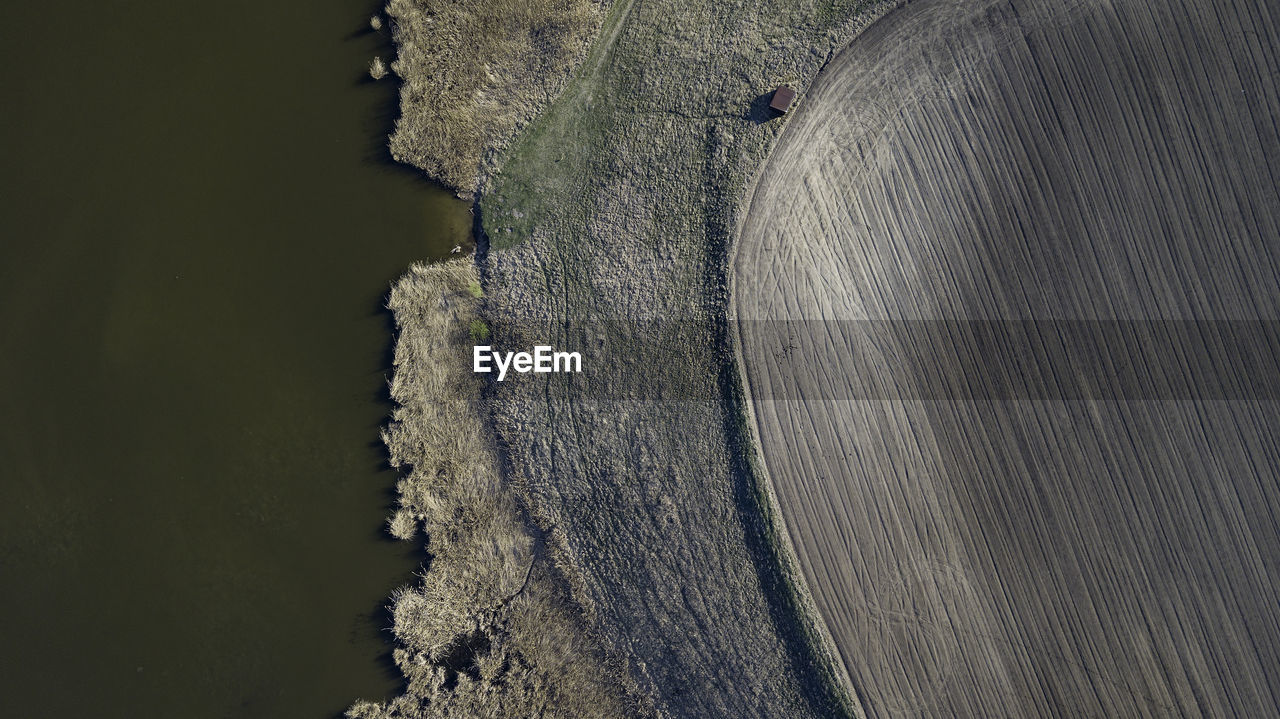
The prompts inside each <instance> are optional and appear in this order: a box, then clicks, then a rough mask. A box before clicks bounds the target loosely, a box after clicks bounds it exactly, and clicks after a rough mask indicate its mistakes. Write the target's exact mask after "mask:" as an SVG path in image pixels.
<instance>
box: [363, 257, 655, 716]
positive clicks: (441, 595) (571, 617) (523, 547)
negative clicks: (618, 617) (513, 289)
mask: <svg viewBox="0 0 1280 719" xmlns="http://www.w3.org/2000/svg"><path fill="white" fill-rule="evenodd" d="M477 281H478V278H477V276H476V272H475V267H474V265H473V264H472V263H471V262H470V261H469V260H458V261H453V262H448V263H443V264H437V265H429V266H425V265H415V266H414V267H412V268H411V269H410V270H409V273H408V274H406V275H405V276H404V277H403V278H402V279H401V280H400V281H399V282H398V283H397V284H396V285H395V288H394V289H393V290H392V292H391V298H390V302H389V303H388V307H389V308H390V309H391V310H392V312H394V313H395V319H396V326H397V328H398V329H399V337H398V339H397V342H396V350H395V375H394V378H393V379H392V381H391V397H392V399H394V400H395V402H396V403H397V405H398V406H397V408H396V410H395V413H394V415H393V418H392V421H391V423H390V424H389V425H388V426H387V428H386V430H385V431H384V433H383V441H384V442H385V443H386V445H387V448H388V450H389V451H390V457H391V463H392V465H394V466H395V467H397V468H399V469H401V470H402V471H404V472H405V475H404V476H403V478H402V479H401V480H400V482H399V484H398V486H397V490H398V492H399V504H400V507H399V509H398V510H397V511H396V513H395V514H394V516H392V517H391V518H390V519H389V520H388V525H389V528H390V531H391V533H392V534H393V535H395V536H397V537H399V538H401V539H405V540H408V539H412V538H413V537H414V536H415V535H416V534H417V531H418V529H419V528H421V529H423V530H425V532H426V535H427V538H428V549H429V551H430V556H431V559H430V563H429V567H428V569H427V570H426V571H424V572H423V573H422V574H421V576H420V577H419V582H418V583H416V584H414V585H411V586H405V587H402V588H401V589H399V590H397V591H396V593H395V594H394V596H393V597H392V606H391V607H390V609H391V613H392V617H393V619H394V626H393V628H392V630H393V632H394V633H395V636H396V638H397V640H398V643H399V645H400V646H399V647H398V648H397V649H396V650H395V651H394V654H393V657H394V660H395V663H396V665H397V666H398V667H399V668H400V670H401V671H402V672H404V675H405V677H406V679H407V681H408V684H407V687H406V691H405V693H404V694H403V695H402V696H400V697H397V698H395V699H393V700H391V701H389V702H367V701H362V702H358V703H356V704H355V705H354V706H352V707H351V709H350V710H349V711H348V713H347V716H348V717H352V719H357V718H359V719H389V718H390V717H452V716H460V717H461V716H465V717H483V716H495V717H496V716H546V715H554V716H561V717H584V718H585V717H612V716H626V715H629V714H632V713H634V712H633V711H632V708H631V707H630V705H629V704H628V703H627V702H626V701H625V700H624V697H623V692H622V691H621V690H620V689H619V686H620V678H619V676H618V673H617V672H611V671H609V670H607V669H602V665H603V659H602V657H601V655H600V652H599V650H598V649H597V648H596V647H595V645H594V643H593V641H592V640H591V638H590V635H589V633H588V630H587V625H588V623H587V622H585V621H584V618H583V617H582V616H581V613H580V610H579V609H578V608H577V605H576V604H575V603H574V602H573V601H571V599H570V598H569V596H568V593H567V590H566V588H565V583H564V581H563V580H562V579H561V578H560V575H559V574H558V572H557V570H556V569H555V568H554V567H552V566H551V565H550V563H549V562H547V561H546V560H545V559H544V557H545V553H544V552H543V550H542V543H541V540H540V539H539V537H538V536H537V535H535V534H534V533H533V532H531V531H530V530H529V528H528V524H527V522H526V520H525V518H524V516H523V513H522V511H521V509H520V507H519V505H518V503H517V501H516V499H515V497H514V495H513V493H512V492H511V491H510V489H509V488H508V487H507V486H506V484H505V483H504V481H503V479H502V477H501V472H500V471H499V464H498V457H497V452H496V449H495V447H494V446H493V441H492V436H491V434H490V432H489V430H488V428H487V426H486V423H485V420H484V417H485V415H486V410H485V408H484V405H483V400H482V399H481V394H482V391H483V387H482V385H481V382H480V380H479V379H478V376H477V375H475V374H473V373H472V372H470V371H469V368H470V364H469V362H470V354H469V353H470V347H471V334H472V333H473V332H474V329H473V325H474V323H482V320H481V318H480V306H481V299H480V298H479V297H477V296H476V292H475V288H476V287H478V284H477Z"/></svg>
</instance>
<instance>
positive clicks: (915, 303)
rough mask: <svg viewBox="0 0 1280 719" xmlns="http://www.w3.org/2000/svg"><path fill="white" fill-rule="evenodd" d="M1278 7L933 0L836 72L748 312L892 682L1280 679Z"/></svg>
mask: <svg viewBox="0 0 1280 719" xmlns="http://www.w3.org/2000/svg"><path fill="white" fill-rule="evenodd" d="M1050 6H1052V8H1053V9H1052V10H1050V9H1049V8H1050ZM1277 19H1280V18H1277V17H1275V16H1274V10H1273V9H1271V8H1268V7H1266V6H1265V5H1264V4H1262V3H1249V2H1234V1H1231V0H1223V1H1221V2H1215V3H1193V2H1174V3H1169V4H1167V5H1159V6H1155V7H1149V6H1148V4H1147V3H1141V2H1136V1H1134V0H1121V1H1118V2H1112V3H1100V2H1078V3H1071V4H1066V6H1065V7H1064V4H1063V3H1050V2H1008V1H1003V2H991V1H990V0H986V1H984V2H977V3H959V2H942V1H938V2H929V1H928V0H923V1H921V2H915V3H912V4H910V5H908V6H906V7H905V8H904V9H901V10H898V11H894V12H893V13H890V14H889V15H888V16H887V17H886V18H884V19H882V20H881V21H879V22H878V23H877V24H876V25H875V26H873V27H872V28H871V29H870V30H868V31H867V32H865V33H864V34H863V35H862V36H861V37H860V38H859V39H858V40H857V41H856V42H855V43H854V44H853V45H852V46H851V47H850V48H849V49H848V50H846V51H845V52H844V53H843V54H842V55H841V56H839V57H838V58H837V59H836V60H835V61H833V63H832V64H831V65H829V66H828V67H827V68H826V69H825V71H824V73H823V75H821V76H820V77H819V79H818V80H817V81H816V82H815V84H814V86H813V87H811V88H810V89H809V91H808V92H807V93H806V94H805V96H804V97H803V98H802V105H801V107H800V110H799V111H798V114H797V115H796V116H795V117H794V118H792V119H791V121H790V124H789V126H788V128H787V130H786V132H785V133H783V135H782V137H781V138H780V140H779V142H778V144H777V146H776V147H775V149H774V150H773V152H772V154H771V156H770V160H769V161H768V163H767V165H766V166H765V169H764V170H763V172H762V173H761V175H760V176H759V179H758V183H757V185H756V189H755V195H754V199H753V202H752V205H751V209H750V212H749V214H748V216H747V218H746V220H745V222H744V224H743V228H742V232H741V237H740V240H739V244H738V247H737V250H736V254H735V256H734V258H733V261H732V272H733V287H734V294H733V305H732V313H733V314H734V316H735V317H736V318H737V319H736V324H737V332H738V335H739V337H740V338H741V346H740V348H739V350H740V352H741V359H742V361H743V363H744V372H745V376H746V379H747V383H748V385H749V387H750V391H751V393H752V396H753V402H752V405H753V411H754V414H755V429H756V431H757V434H758V438H759V441H760V444H761V449H762V452H763V455H764V459H765V463H766V464H767V469H768V473H769V475H770V478H771V481H772V484H773V486H774V489H775V491H776V492H777V495H778V499H779V502H780V505H781V509H782V513H783V515H784V518H785V520H786V522H787V525H788V528H789V532H790V535H791V539H792V541H793V543H794V545H795V548H796V550H797V554H798V556H799V559H800V562H801V565H802V570H803V573H804V575H805V578H806V580H807V582H808V585H809V589H810V591H811V592H812V594H813V596H814V598H815V601H816V603H817V605H818V608H819V610H820V611H821V612H822V614H823V616H824V617H825V619H826V623H827V625H828V628H829V629H830V631H831V633H832V635H833V637H834V639H835V641H836V643H837V645H838V646H839V649H840V652H841V655H842V658H843V660H844V662H845V665H846V667H847V669H848V671H849V674H850V676H851V678H852V681H853V683H854V685H855V686H856V688H857V690H858V693H859V696H860V698H862V699H863V700H864V706H865V708H866V709H867V711H868V713H869V714H870V715H873V716H912V715H920V716H983V717H996V716H1016V717H1027V716H1057V715H1064V716H1227V715H1239V716H1269V715H1274V714H1276V713H1277V711H1280V693H1278V692H1277V690H1276V689H1274V687H1277V686H1280V621H1278V620H1277V614H1276V612H1275V607H1274V597H1275V596H1276V592H1277V585H1276V578H1277V577H1278V576H1280V524H1278V523H1277V519H1276V516H1275V514H1274V511H1273V509H1272V508H1274V507H1276V506H1280V483H1278V482H1277V481H1276V480H1277V478H1280V450H1278V449H1277V445H1276V441H1275V433H1276V428H1277V427H1280V403H1278V402H1277V401H1276V400H1277V399H1278V398H1280V393H1277V392H1276V391H1275V387H1273V386H1271V385H1269V384H1266V383H1265V382H1264V380H1265V379H1266V378H1267V377H1274V376H1275V375H1276V370H1277V368H1276V366H1275V360H1274V357H1275V356H1276V354H1277V351H1278V349H1277V345H1276V340H1277V333H1276V320H1277V319H1280V292H1278V291H1277V288H1278V287H1280V280H1278V278H1280V196H1278V195H1277V191H1276V189H1275V188H1276V176H1277V174H1280V129H1278V128H1277V124H1276V121H1275V119H1274V118H1275V117H1276V116H1277V113H1280V86H1278V84H1277V83H1278V81H1280V55H1278V53H1277V47H1280V43H1278V42H1277V40H1278V38H1277V24H1276V21H1277ZM799 320H808V321H804V322H801V321H799ZM1011 320H1051V321H1044V322H1034V323H1030V322H1021V323H1020V322H1011ZM1228 320H1230V322H1228ZM788 321H791V322H788ZM1117 343H1122V344H1117ZM1246 355H1247V356H1250V357H1252V359H1251V360H1250V361H1249V362H1250V363H1245V364H1243V365H1242V366H1230V365H1231V363H1242V362H1244V360H1241V359H1240V358H1241V357H1244V356H1246Z"/></svg>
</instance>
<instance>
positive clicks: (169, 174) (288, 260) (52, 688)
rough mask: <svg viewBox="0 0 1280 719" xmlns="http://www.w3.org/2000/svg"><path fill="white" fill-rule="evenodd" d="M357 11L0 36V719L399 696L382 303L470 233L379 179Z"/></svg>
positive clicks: (444, 198)
mask: <svg viewBox="0 0 1280 719" xmlns="http://www.w3.org/2000/svg"><path fill="white" fill-rule="evenodd" d="M374 9H376V5H372V4H363V3H360V2H353V0H319V2H307V3H302V2H297V1H296V0H293V1H291V2H285V3H269V4H265V5H264V4H261V3H253V4H251V3H248V2H244V1H243V0H237V1H233V2H229V3H226V2H224V3H213V4H209V3H204V4H194V5H193V4H174V3H164V2H158V1H157V0H142V1H140V2H133V3H128V4H122V3H110V4H107V3H95V2H87V1H85V0H73V1H72V2H68V3H61V4H55V5H48V4H30V3H28V4H19V5H15V6H13V7H10V8H8V10H7V18H6V22H5V23H4V26H3V29H0V36H2V40H3V42H0V56H2V57H3V59H4V62H3V69H0V92H2V93H3V97H4V102H5V109H4V111H3V113H0V136H2V137H3V145H0V147H3V153H4V155H3V161H2V162H0V187H2V189H3V192H2V194H0V198H2V199H0V206H2V207H3V211H2V212H0V223H2V224H0V228H2V233H0V238H2V241H0V398H3V399H2V400H0V491H2V494H0V499H2V501H0V577H2V578H3V580H2V583H0V637H3V642H4V655H5V657H6V662H5V669H4V671H3V672H0V697H3V701H2V703H3V704H4V706H5V708H6V711H5V714H6V715H8V716H27V717H35V716H51V717H52V716H94V717H138V716H182V717H192V718H201V717H284V716H290V717H330V716H333V715H335V714H337V713H339V712H341V711H342V710H343V709H344V708H345V707H346V706H347V705H348V704H349V702H350V701H351V700H353V699H354V698H356V697H360V696H363V697H372V698H376V697H381V696H384V695H391V694H393V693H394V692H396V691H397V690H398V679H397V676H396V675H395V673H394V671H393V670H392V668H391V667H390V664H389V662H388V660H387V654H388V651H389V648H388V645H387V644H386V639H387V635H386V632H385V631H383V627H384V626H385V624H386V622H387V620H386V617H385V615H384V614H383V613H382V611H381V607H382V605H383V604H384V603H385V601H384V600H385V597H386V595H387V594H388V593H389V591H390V590H391V589H393V588H394V587H395V586H396V585H397V584H400V583H402V582H405V581H408V580H409V579H410V577H411V573H412V572H413V571H414V569H415V568H416V567H417V564H418V561H419V555H418V554H417V552H416V551H415V549H414V548H413V547H410V546H406V545H400V544H395V543H392V542H390V541H388V540H385V539H384V538H383V535H382V533H381V526H380V524H381V520H382V517H383V516H384V513H385V510H386V508H387V506H388V504H389V503H390V502H391V501H392V495H391V489H392V487H393V485H394V481H395V474H394V473H393V472H391V471H389V470H387V469H386V468H385V466H384V460H383V452H382V449H381V446H380V445H379V444H378V435H377V428H378V425H379V423H380V422H381V421H382V420H383V418H384V416H385V415H386V413H387V411H388V409H389V408H388V406H387V405H386V403H385V394H386V392H385V384H384V375H385V373H386V371H387V365H388V362H389V355H388V350H389V343H390V331H389V330H390V328H389V321H388V318H387V316H386V314H385V313H384V312H383V311H382V309H381V302H382V299H383V296H384V295H385V293H386V291H387V286H388V283H389V282H390V281H392V280H393V279H394V278H395V277H396V276H397V275H398V274H399V273H400V272H401V271H402V270H403V269H404V268H405V267H406V266H407V265H408V264H409V263H410V262H412V261H415V260H421V259H432V258H437V257H440V256H442V255H443V254H445V253H446V252H447V251H448V249H449V248H450V247H451V246H453V244H454V243H455V242H458V241H465V239H466V236H467V233H468V230H469V228H470V217H469V215H468V213H467V209H466V207H465V205H463V204H462V203H460V202H458V201H456V200H454V199H453V198H451V197H449V196H448V195H447V194H445V193H444V192H442V191H439V190H436V189H433V188H431V187H430V186H429V185H428V184H427V183H425V182H424V181H423V180H421V179H420V178H419V177H417V176H416V175H414V174H413V173H412V172H409V171H407V170H404V169H401V168H399V167H396V166H394V165H392V164H391V163H390V162H389V161H387V160H386V159H385V155H386V153H385V150H384V149H383V148H384V141H383V136H384V135H385V133H386V132H387V130H388V129H389V126H390V123H391V118H392V115H393V108H394V92H395V91H394V87H393V85H392V84H390V82H389V81H384V83H372V82H368V81H366V80H365V79H364V77H365V70H364V68H365V65H366V63H367V62H368V60H369V59H370V58H371V57H372V56H373V55H374V54H378V53H380V54H382V55H383V56H384V57H389V56H390V54H391V51H390V48H389V47H388V46H387V45H388V43H387V38H386V37H385V35H378V34H375V33H372V32H370V31H368V29H367V20H368V16H369V14H370V13H371V12H372V11H373V10H374Z"/></svg>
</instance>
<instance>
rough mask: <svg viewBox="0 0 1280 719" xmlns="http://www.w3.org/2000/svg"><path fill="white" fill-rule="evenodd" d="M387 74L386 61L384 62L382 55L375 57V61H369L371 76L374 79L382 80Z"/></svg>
mask: <svg viewBox="0 0 1280 719" xmlns="http://www.w3.org/2000/svg"><path fill="white" fill-rule="evenodd" d="M386 76H387V65H386V63H384V62H383V61H382V58H380V57H375V58H373V61H372V62H370V63H369V77H372V78H373V79H374V80H381V79H382V78H384V77H386Z"/></svg>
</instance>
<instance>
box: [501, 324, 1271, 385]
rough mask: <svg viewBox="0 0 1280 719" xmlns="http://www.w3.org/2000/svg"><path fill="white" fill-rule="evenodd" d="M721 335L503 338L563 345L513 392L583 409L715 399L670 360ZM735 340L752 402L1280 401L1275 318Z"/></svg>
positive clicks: (693, 328)
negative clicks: (561, 358)
mask: <svg viewBox="0 0 1280 719" xmlns="http://www.w3.org/2000/svg"><path fill="white" fill-rule="evenodd" d="M553 324H554V327H553V326H552V325H553ZM712 329H713V327H712V323H710V322H697V321H692V320H677V321H670V320H654V321H650V322H639V321H632V320H616V321H607V320H598V321H587V322H561V323H537V322H521V323H519V329H516V328H514V327H513V328H511V329H510V331H505V332H503V336H504V337H526V338H527V339H526V340H525V341H524V342H523V343H517V345H518V347H519V348H520V351H525V352H531V349H532V348H534V347H537V346H539V344H538V343H539V342H541V341H545V340H539V339H536V338H546V337H550V336H560V337H561V338H563V344H562V345H559V346H557V347H554V348H551V347H550V346H549V345H541V346H543V347H544V348H547V349H546V350H545V351H546V352H547V353H551V352H552V351H553V350H554V351H557V352H558V351H562V348H563V349H564V350H565V351H568V350H571V351H573V352H574V353H575V354H576V355H578V356H579V357H580V362H577V363H575V364H574V365H573V367H574V369H577V368H579V367H580V369H581V371H580V372H577V371H575V372H557V371H550V372H533V371H530V372H529V373H527V376H521V373H519V372H516V371H515V370H514V369H509V370H508V372H507V374H506V375H505V377H504V379H503V381H504V382H535V383H543V384H544V385H550V386H559V387H562V388H569V387H572V388H573V391H574V392H575V394H577V395H578V396H579V397H581V398H583V399H587V400H610V401H622V400H646V401H649V400H652V401H700V402H701V401H713V400H715V399H716V398H717V396H718V393H719V390H718V389H716V388H714V387H708V386H707V385H705V383H697V382H693V381H689V380H688V378H685V377H681V376H673V375H672V374H671V373H669V372H667V371H666V370H665V367H664V366H663V364H662V362H661V358H662V356H663V353H665V352H668V351H669V350H670V348H671V347H672V346H685V347H696V344H695V343H696V342H697V341H698V339H699V338H701V337H705V336H707V335H708V334H710V333H711V331H712ZM739 330H740V332H741V333H742V336H743V337H744V338H745V341H748V342H750V343H751V345H752V346H754V347H757V348H759V349H760V353H759V356H758V359H759V361H760V363H761V364H760V366H759V367H756V368H755V369H754V370H753V372H754V374H753V377H754V384H753V385H752V397H753V398H754V399H756V400H863V399H865V400H880V399H923V400H967V399H972V400H988V399H994V400H1022V399H1027V400H1164V399H1196V400H1223V399H1249V400H1264V399H1265V400H1277V399H1280V321H1274V320H743V321H741V322H740V323H739ZM495 349H497V350H498V351H504V350H503V348H501V347H495ZM506 351H508V352H509V351H515V350H514V349H513V350H506ZM486 364H487V366H488V367H489V368H490V370H491V374H492V375H493V376H494V377H496V376H497V373H498V368H497V367H496V366H494V363H493V361H491V360H486ZM546 368H550V369H553V370H559V369H562V367H559V366H555V365H553V364H552V363H551V362H550V361H547V362H545V363H544V369H546Z"/></svg>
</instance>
